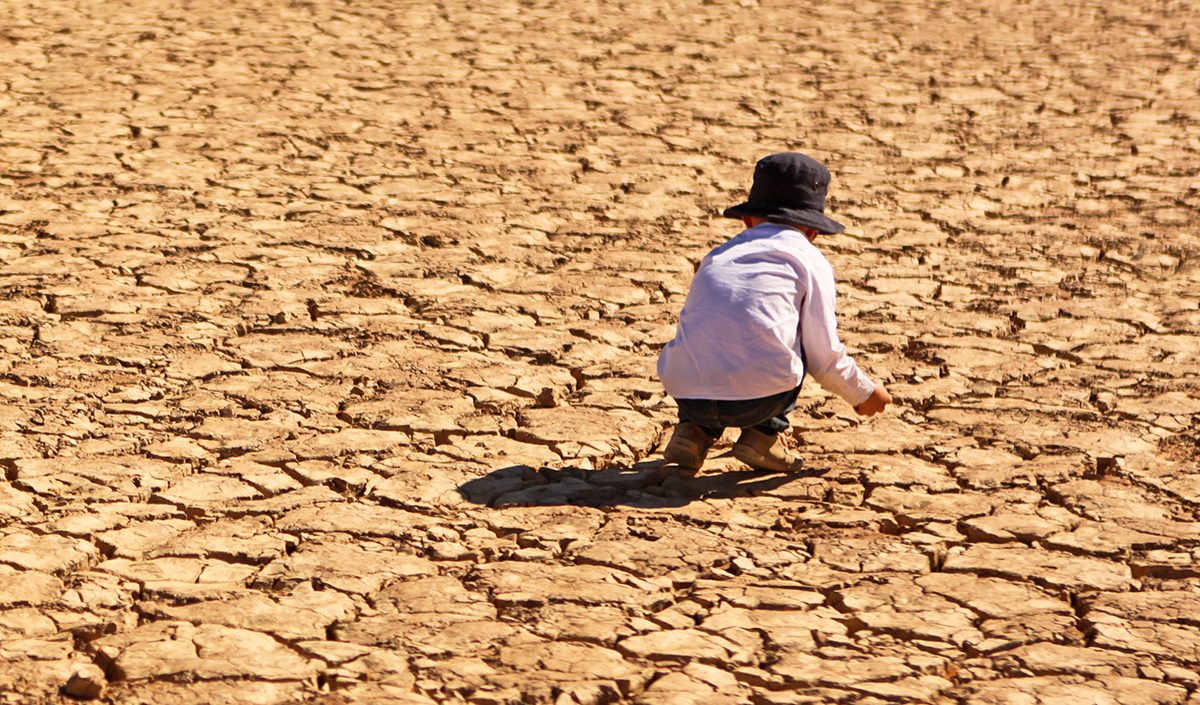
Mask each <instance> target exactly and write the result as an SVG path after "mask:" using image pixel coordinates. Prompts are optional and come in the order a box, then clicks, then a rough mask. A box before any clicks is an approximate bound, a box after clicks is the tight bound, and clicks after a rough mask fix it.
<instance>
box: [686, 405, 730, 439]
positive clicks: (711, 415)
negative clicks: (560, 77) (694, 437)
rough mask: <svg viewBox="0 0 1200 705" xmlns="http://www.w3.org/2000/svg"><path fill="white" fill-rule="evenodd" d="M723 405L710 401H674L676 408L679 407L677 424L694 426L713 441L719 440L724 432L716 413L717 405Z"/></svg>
mask: <svg viewBox="0 0 1200 705" xmlns="http://www.w3.org/2000/svg"><path fill="white" fill-rule="evenodd" d="M723 403H724V402H719V401H712V400H710V399H676V400H675V404H676V406H678V407H679V422H680V423H693V424H696V425H697V426H699V427H700V428H701V429H702V430H703V431H704V432H705V433H707V434H708V435H710V436H712V437H713V438H714V439H715V438H720V436H721V433H722V432H723V431H724V430H725V426H724V425H723V424H722V423H721V420H720V414H719V413H718V412H719V409H720V406H719V405H720V404H723Z"/></svg>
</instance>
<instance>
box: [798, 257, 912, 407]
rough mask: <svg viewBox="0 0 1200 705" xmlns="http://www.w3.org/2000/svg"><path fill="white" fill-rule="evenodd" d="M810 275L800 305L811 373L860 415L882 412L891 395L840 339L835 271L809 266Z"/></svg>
mask: <svg viewBox="0 0 1200 705" xmlns="http://www.w3.org/2000/svg"><path fill="white" fill-rule="evenodd" d="M808 276H809V281H808V291H807V293H806V294H805V296H804V299H803V301H802V302H801V305H800V339H801V344H802V345H803V350H802V354H803V356H804V360H805V366H806V368H807V371H808V374H810V375H812V377H813V379H815V380H816V381H817V383H818V384H820V385H821V386H822V387H824V388H825V389H827V390H829V391H830V392H832V393H834V394H836V395H838V396H839V397H841V398H842V399H845V400H846V402H847V403H849V404H850V405H851V406H853V407H854V410H855V411H856V412H858V413H859V414H863V415H865V416H871V415H874V414H876V413H878V412H880V411H882V410H883V408H884V407H885V406H887V405H888V404H889V403H890V402H891V401H892V397H891V395H890V394H888V393H887V390H885V389H884V388H883V385H882V384H879V383H877V382H873V381H872V380H871V379H870V378H869V377H867V376H866V375H865V374H863V372H862V370H860V369H859V368H858V365H857V364H856V363H855V362H854V360H853V358H851V357H850V355H849V354H848V353H847V352H846V346H845V345H843V344H842V341H841V340H840V339H839V338H838V334H837V314H836V311H835V308H836V307H835V302H836V293H835V287H834V282H833V270H832V269H831V268H830V267H829V266H828V264H825V266H818V267H813V268H812V269H810V270H809V273H808Z"/></svg>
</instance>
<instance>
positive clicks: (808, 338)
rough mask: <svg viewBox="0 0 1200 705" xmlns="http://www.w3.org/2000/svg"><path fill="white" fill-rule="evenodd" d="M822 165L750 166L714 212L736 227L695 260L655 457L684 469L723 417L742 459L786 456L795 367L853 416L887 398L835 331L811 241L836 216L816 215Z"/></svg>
mask: <svg viewBox="0 0 1200 705" xmlns="http://www.w3.org/2000/svg"><path fill="white" fill-rule="evenodd" d="M828 187H829V170H828V169H826V168H825V166H824V165H823V164H821V163H820V162H818V161H817V160H815V159H813V158H811V157H808V156H805V155H803V154H798V153H795V152H784V153H781V154H772V155H770V156H767V157H764V158H763V159H761V160H760V161H759V162H758V164H757V166H756V167H755V169H754V182H753V185H752V186H751V188H750V197H749V199H748V200H747V201H746V202H745V203H742V204H741V205H737V206H734V207H732V208H729V209H728V210H726V211H725V212H724V214H723V215H724V216H725V217H727V218H740V219H741V220H742V223H744V224H745V226H746V230H744V231H743V232H742V233H741V234H740V235H738V236H737V237H735V238H733V239H732V240H729V241H728V242H726V243H725V244H723V245H721V246H720V247H718V248H717V249H715V250H713V251H712V252H709V253H708V255H706V256H705V257H704V260H703V261H701V263H700V267H699V269H697V270H696V276H695V278H694V279H693V280H692V285H691V289H690V290H689V291H688V296H687V300H686V301H685V302H684V304H683V311H681V312H680V314H679V327H678V329H677V331H676V333H675V339H674V340H672V341H671V342H670V343H668V344H667V346H666V347H665V348H664V349H663V351H662V353H661V355H660V356H659V358H658V376H659V378H660V379H662V382H663V387H664V388H665V389H666V391H667V393H668V394H670V395H671V396H672V397H674V398H675V401H676V403H677V404H678V406H679V424H678V425H677V426H676V427H675V431H674V433H673V434H672V435H671V440H670V441H669V442H668V443H667V448H666V451H665V452H664V454H663V455H664V458H665V460H666V461H667V462H668V463H673V464H675V465H678V466H679V467H681V468H684V469H686V470H689V471H692V472H695V471H697V470H699V469H700V466H701V465H702V464H703V463H704V458H705V457H706V456H707V454H708V449H709V447H710V446H712V444H713V441H715V440H716V439H717V438H718V437H720V435H721V432H722V431H723V430H724V429H725V428H728V427H731V426H733V427H737V428H740V429H741V430H742V432H741V436H740V437H739V438H738V440H737V443H735V444H734V446H733V456H734V457H735V458H737V459H738V460H741V461H742V462H744V463H746V464H747V465H749V466H750V467H752V468H756V469H759V470H774V471H784V470H788V469H790V468H793V467H796V466H797V463H798V461H796V460H794V459H793V458H792V455H791V454H790V453H789V451H788V450H787V448H785V447H784V445H783V442H782V440H781V439H780V435H779V434H780V432H781V431H784V430H786V429H787V428H788V420H787V414H788V412H790V411H791V410H792V409H794V408H795V406H796V397H797V395H798V394H799V393H800V383H801V382H802V381H803V379H804V375H805V373H807V374H811V375H812V376H813V377H814V378H815V379H816V380H817V382H819V383H820V384H821V386H822V387H825V388H826V389H828V390H829V391H831V392H833V393H834V394H837V395H838V396H840V397H842V398H843V399H845V400H846V401H847V402H849V403H850V404H851V405H852V406H854V410H855V411H856V412H857V413H859V414H861V415H864V416H871V415H874V414H877V413H879V412H880V411H882V410H883V409H884V407H886V406H887V405H888V404H889V403H891V401H892V397H891V395H889V394H888V393H887V390H885V389H884V388H883V386H882V385H881V384H878V383H876V382H872V380H871V379H869V378H868V377H867V376H866V375H865V374H863V373H862V371H860V370H859V369H858V365H856V364H855V362H854V360H852V359H851V358H850V357H849V355H847V354H846V348H845V347H844V346H843V345H842V343H841V341H840V340H838V336H837V320H836V317H835V314H834V281H833V269H832V267H830V265H829V262H828V260H826V259H825V257H824V256H823V255H822V254H821V253H820V252H819V251H818V250H817V248H816V247H815V246H814V245H813V240H814V239H816V237H817V235H818V234H819V233H839V232H841V231H842V230H844V229H845V227H844V226H843V225H842V224H841V223H838V222H837V221H834V220H832V219H830V218H829V217H827V216H826V215H825V213H824V211H825V193H826V190H827V189H828Z"/></svg>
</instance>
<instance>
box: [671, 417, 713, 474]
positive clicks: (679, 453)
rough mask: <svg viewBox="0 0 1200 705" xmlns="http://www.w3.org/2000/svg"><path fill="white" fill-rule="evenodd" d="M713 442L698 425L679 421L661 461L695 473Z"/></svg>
mask: <svg viewBox="0 0 1200 705" xmlns="http://www.w3.org/2000/svg"><path fill="white" fill-rule="evenodd" d="M715 440H717V439H715V438H713V437H712V436H710V435H708V433H707V432H706V431H705V430H704V429H702V428H700V425H699V424H694V423H692V422H691V421H681V422H679V425H677V426H676V427H675V431H674V432H673V433H672V434H671V440H670V441H669V442H668V443H667V449H666V450H665V451H663V460H665V461H667V462H668V463H672V464H674V465H678V466H679V467H681V468H684V469H685V470H691V471H693V472H695V471H696V470H699V469H700V466H701V465H703V464H704V459H705V458H706V457H708V449H709V448H710V447H712V444H713V441H715Z"/></svg>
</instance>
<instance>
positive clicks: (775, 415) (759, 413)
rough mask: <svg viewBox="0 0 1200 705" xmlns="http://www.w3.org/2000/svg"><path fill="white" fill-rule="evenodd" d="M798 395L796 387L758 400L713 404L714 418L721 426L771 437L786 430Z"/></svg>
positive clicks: (798, 391)
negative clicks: (714, 408) (715, 412)
mask: <svg viewBox="0 0 1200 705" xmlns="http://www.w3.org/2000/svg"><path fill="white" fill-rule="evenodd" d="M799 395H800V388H799V387H796V388H795V389H792V390H789V391H786V392H781V393H779V394H772V395H771V396H769V397H761V398H759V399H746V400H744V401H719V402H713V403H714V404H716V406H717V409H716V411H717V414H716V417H717V421H718V422H719V423H720V425H721V426H725V427H730V426H732V427H735V428H751V427H753V428H756V429H758V430H759V431H762V432H763V433H766V434H769V435H772V436H773V435H776V434H778V433H780V432H781V431H786V430H787V429H788V426H789V424H788V419H787V415H788V414H789V413H791V411H792V410H793V409H795V408H796V398H797V397H798V396H799Z"/></svg>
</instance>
